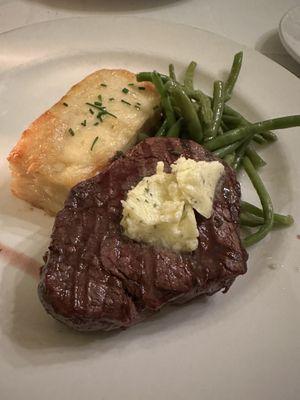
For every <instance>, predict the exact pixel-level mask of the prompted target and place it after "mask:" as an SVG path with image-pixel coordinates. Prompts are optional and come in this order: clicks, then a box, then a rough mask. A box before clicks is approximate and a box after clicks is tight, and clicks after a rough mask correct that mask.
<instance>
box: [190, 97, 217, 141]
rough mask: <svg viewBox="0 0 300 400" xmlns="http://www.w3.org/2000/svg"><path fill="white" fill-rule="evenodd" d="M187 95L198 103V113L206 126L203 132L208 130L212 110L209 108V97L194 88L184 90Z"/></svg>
mask: <svg viewBox="0 0 300 400" xmlns="http://www.w3.org/2000/svg"><path fill="white" fill-rule="evenodd" d="M186 93H187V95H188V96H189V97H190V98H192V99H194V100H196V101H197V103H198V104H199V105H200V114H201V118H202V120H203V122H204V124H205V126H206V127H207V129H206V130H205V131H204V134H205V132H206V131H209V128H210V127H211V125H212V121H213V111H212V108H211V99H210V98H209V97H208V96H206V94H204V93H203V92H201V90H194V91H189V90H187V91H186Z"/></svg>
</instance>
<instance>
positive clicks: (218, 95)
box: [137, 52, 300, 247]
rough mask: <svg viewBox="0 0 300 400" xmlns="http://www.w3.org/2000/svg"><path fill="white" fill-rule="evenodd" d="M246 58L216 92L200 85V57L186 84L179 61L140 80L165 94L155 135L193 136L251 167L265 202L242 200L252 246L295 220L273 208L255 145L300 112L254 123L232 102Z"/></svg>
mask: <svg viewBox="0 0 300 400" xmlns="http://www.w3.org/2000/svg"><path fill="white" fill-rule="evenodd" d="M242 60H243V53H242V52H240V53H237V54H236V55H235V56H234V59H233V63H232V67H231V70H230V73H229V76H228V78H227V80H226V82H223V81H221V80H217V81H215V82H214V84H213V95H212V97H210V96H208V95H206V94H205V93H203V92H202V91H201V90H199V89H195V88H194V74H195V70H196V65H197V64H196V63H195V62H194V61H192V62H191V63H190V64H189V66H188V67H187V69H186V71H185V75H184V79H183V83H180V82H179V81H178V80H177V78H176V74H175V69H174V65H173V64H170V65H169V75H163V74H160V73H158V72H156V71H153V72H140V73H139V74H137V80H138V81H139V82H142V81H151V82H152V83H153V84H154V85H155V87H156V89H157V91H158V92H159V94H160V96H161V110H162V120H161V125H160V127H159V128H158V130H157V131H156V132H155V136H168V137H182V138H188V139H192V140H194V141H196V142H197V143H199V144H201V145H202V146H204V147H205V148H206V149H208V150H210V151H212V152H213V154H214V155H216V156H218V157H220V158H222V159H224V160H225V161H226V162H227V163H228V164H229V165H230V166H231V167H232V168H233V169H235V170H236V171H238V170H240V169H241V168H243V169H244V170H245V171H246V173H247V175H248V177H249V178H250V181H251V182H252V184H253V186H254V189H255V190H256V192H257V195H258V197H259V200H260V203H261V206H262V208H259V207H256V206H254V205H252V204H250V203H248V202H245V201H242V202H241V213H240V225H241V226H242V227H248V228H249V229H253V230H254V231H253V232H251V233H250V234H249V235H248V236H246V237H245V238H244V239H243V243H244V245H245V246H246V247H247V246H251V245H253V244H254V243H257V242H258V241H260V240H261V239H263V238H264V237H265V236H266V235H267V234H268V233H269V232H270V230H271V229H272V228H273V227H284V226H290V225H291V224H293V218H292V216H290V215H287V216H285V215H280V214H276V213H274V211H273V204H272V200H271V197H270V195H269V193H268V191H267V189H266V187H265V185H264V183H263V181H262V180H261V178H260V176H259V174H258V169H259V168H262V167H264V166H265V165H266V163H265V161H264V160H263V159H262V158H261V157H260V155H259V154H258V153H257V151H256V147H257V146H255V144H258V145H265V144H271V143H272V142H274V141H276V140H277V136H276V134H275V133H273V132H271V130H275V129H285V128H291V127H295V126H300V115H292V116H288V117H282V118H274V119H270V120H266V121H262V122H256V123H251V122H249V121H248V120H247V119H246V118H244V117H243V116H242V115H241V114H240V113H238V112H237V111H235V110H234V109H232V108H231V107H230V106H228V104H227V102H228V101H229V100H230V99H231V96H232V92H233V89H234V86H235V83H236V81H237V78H238V76H239V73H240V70H241V66H242Z"/></svg>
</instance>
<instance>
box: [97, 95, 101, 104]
mask: <svg viewBox="0 0 300 400" xmlns="http://www.w3.org/2000/svg"><path fill="white" fill-rule="evenodd" d="M98 99H99V101H101V103H102V96H101V94H99V96H98Z"/></svg>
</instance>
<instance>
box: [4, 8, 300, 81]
mask: <svg viewBox="0 0 300 400" xmlns="http://www.w3.org/2000/svg"><path fill="white" fill-rule="evenodd" d="M299 4H300V0H250V1H249V0H226V1H224V0H213V1H212V0H109V1H104V0H0V33H1V32H5V31H8V30H11V29H14V28H18V27H21V26H24V25H28V24H32V23H36V22H41V21H47V20H52V19H58V18H66V17H72V16H87V15H97V14H99V15H103V14H114V15H135V16H142V17H148V18H154V19H159V20H163V21H172V22H179V23H183V24H188V25H193V26H197V27H199V28H202V29H206V30H209V31H212V32H215V33H218V34H220V35H222V36H225V37H226V38H229V39H232V40H234V41H237V42H239V43H241V44H244V45H246V46H248V47H250V48H254V49H256V50H258V51H260V52H261V53H263V54H265V55H266V56H268V57H270V58H271V59H273V60H274V61H276V62H278V63H279V64H281V65H283V66H284V67H285V68H287V69H288V70H289V71H291V72H292V73H294V74H296V75H297V76H299V77H300V65H299V64H298V63H297V62H296V61H294V60H293V59H292V58H291V57H290V56H289V55H288V54H287V52H286V51H285V49H284V48H283V46H282V44H281V42H280V39H279V36H278V25H279V22H280V19H281V18H282V16H283V15H284V14H285V13H286V12H287V11H288V10H289V9H290V8H292V7H294V6H296V5H299Z"/></svg>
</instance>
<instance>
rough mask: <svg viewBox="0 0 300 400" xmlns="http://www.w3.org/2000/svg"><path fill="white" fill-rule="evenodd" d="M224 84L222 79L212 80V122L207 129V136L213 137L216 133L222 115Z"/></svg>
mask: <svg viewBox="0 0 300 400" xmlns="http://www.w3.org/2000/svg"><path fill="white" fill-rule="evenodd" d="M224 96H225V86H224V83H223V82H222V81H216V82H214V95H213V122H212V126H211V129H210V130H209V136H211V137H214V136H216V135H217V133H218V130H219V127H220V124H221V121H222V115H223V109H224V101H225V97H224Z"/></svg>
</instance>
